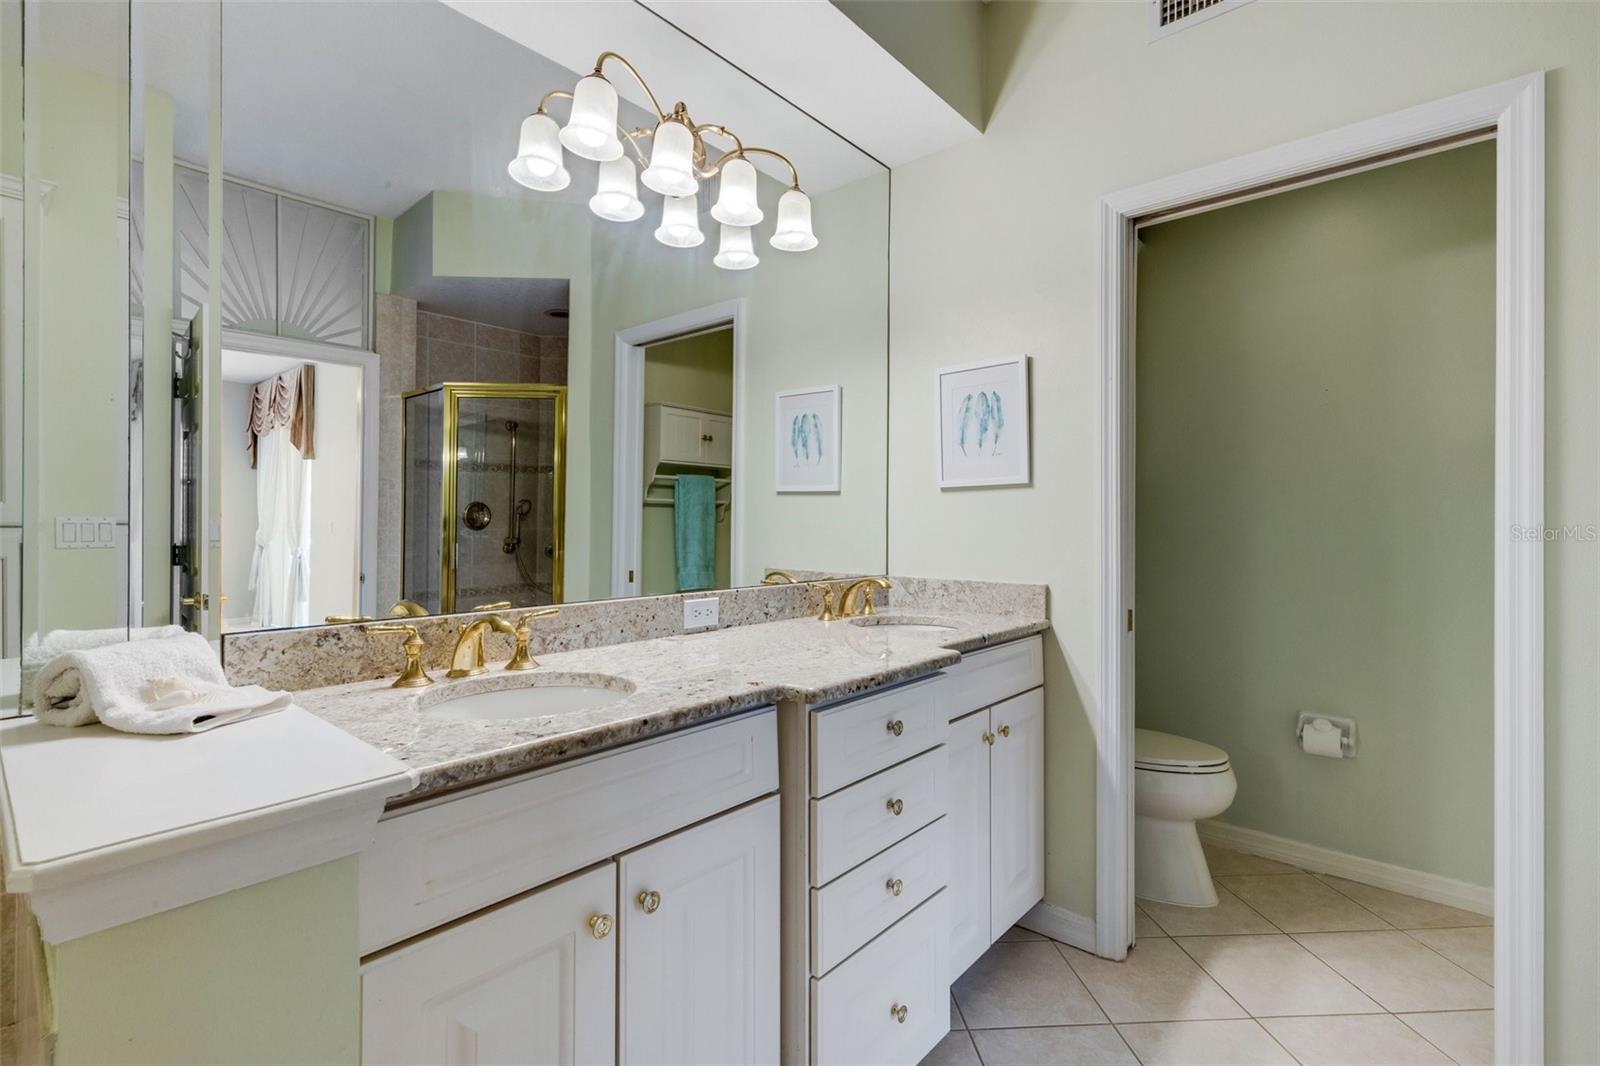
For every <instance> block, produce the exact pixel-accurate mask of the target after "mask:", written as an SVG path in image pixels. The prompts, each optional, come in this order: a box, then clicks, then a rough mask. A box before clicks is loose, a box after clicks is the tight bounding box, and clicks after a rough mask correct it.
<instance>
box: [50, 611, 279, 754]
mask: <svg viewBox="0 0 1600 1066" xmlns="http://www.w3.org/2000/svg"><path fill="white" fill-rule="evenodd" d="M291 700H292V697H291V696H290V695H289V694H288V693H287V692H273V691H271V690H270V689H265V688H262V687H261V686H260V685H245V686H243V687H240V688H235V687H233V686H231V685H229V684H228V679H227V678H226V677H225V676H224V675H223V673H222V665H221V664H220V663H218V662H217V657H216V654H215V653H214V652H213V651H212V650H211V645H210V644H208V643H207V642H206V639H205V638H204V637H202V636H200V635H199V634H196V633H182V634H180V635H178V636H173V637H156V638H152V639H149V640H137V641H128V642H125V643H121V644H109V645H106V646H104V647H98V648H86V649H81V650H77V651H69V652H66V653H65V654H62V655H58V656H56V657H55V658H54V659H51V660H50V661H49V662H48V663H47V664H45V666H44V668H43V669H42V670H40V671H39V674H38V676H37V677H36V678H34V683H33V702H34V714H35V715H36V716H37V717H38V719H39V720H40V721H41V722H45V723H47V724H49V725H59V726H75V725H88V724H90V723H91V722H94V721H95V720H96V719H98V720H99V721H100V722H102V723H104V724H105V725H108V726H110V727H111V728H112V729H120V730H121V731H123V732H124V733H199V732H203V731H205V730H207V729H215V728H216V727H217V726H219V725H227V724H228V723H230V722H238V721H241V720H243V719H245V718H252V717H255V716H257V715H261V714H268V713H270V712H272V711H276V710H280V709H282V708H284V707H287V706H289V704H290V702H291Z"/></svg>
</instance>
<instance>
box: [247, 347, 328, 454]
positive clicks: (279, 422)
mask: <svg viewBox="0 0 1600 1066" xmlns="http://www.w3.org/2000/svg"><path fill="white" fill-rule="evenodd" d="M316 393H317V368H316V367H315V366H313V365H312V364H310V363H303V364H301V365H300V366H299V367H297V368H296V369H294V370H289V371H286V372H285V373H282V374H278V375H276V376H274V377H270V378H268V379H267V380H265V381H258V382H257V383H256V385H255V388H254V389H253V390H252V391H251V393H250V421H249V423H248V424H247V425H246V426H245V443H244V449H245V451H246V452H248V453H249V454H250V466H251V468H252V469H253V468H254V467H255V465H256V439H257V438H258V437H260V436H261V435H263V434H265V433H268V432H270V431H271V430H274V429H278V428H280V427H284V426H287V427H288V429H289V441H290V443H292V444H293V445H294V446H295V448H297V449H298V450H299V452H300V455H301V457H302V458H304V459H315V458H316V457H317V449H316V442H315V440H314V439H313V427H314V426H315V425H316Z"/></svg>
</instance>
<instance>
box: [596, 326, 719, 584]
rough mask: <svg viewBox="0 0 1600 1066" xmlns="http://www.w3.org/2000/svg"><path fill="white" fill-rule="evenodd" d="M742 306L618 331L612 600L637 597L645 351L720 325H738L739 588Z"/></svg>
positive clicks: (641, 514) (616, 351)
mask: <svg viewBox="0 0 1600 1066" xmlns="http://www.w3.org/2000/svg"><path fill="white" fill-rule="evenodd" d="M744 314H745V310H744V300H743V299H734V300H723V301H722V302H720V303H714V304H709V305H707V306H705V307H697V308H695V309H694V310H691V311H681V312H679V313H678V314H675V315H669V316H667V317H666V318H659V319H656V320H655V321H654V322H646V323H643V324H642V325H638V326H630V327H628V328H627V329H623V330H618V331H617V335H616V342H615V347H614V349H613V356H612V357H613V359H614V361H615V362H614V365H615V382H614V385H613V387H612V452H611V595H612V596H613V597H618V596H637V595H639V577H640V575H639V563H640V557H641V554H642V550H643V545H642V538H643V525H644V515H643V508H644V350H645V348H646V347H648V346H649V345H652V344H659V343H660V342H662V341H667V340H672V339H673V338H675V337H682V336H686V335H688V334H691V333H698V332H702V331H704V330H708V329H714V328H717V327H719V326H732V327H733V475H732V478H731V479H730V480H731V483H730V484H729V486H728V495H729V497H730V498H731V500H732V503H733V506H732V511H733V514H732V518H731V520H730V525H731V530H732V532H731V540H730V543H729V550H728V563H729V567H728V568H729V570H730V572H731V573H732V574H733V583H734V584H735V585H737V584H739V574H740V569H739V563H740V561H741V559H742V558H743V554H744V494H743V493H741V492H740V491H739V473H740V470H741V468H742V467H743V465H744V433H745V428H744V427H745V416H746V412H745V408H746V407H748V406H749V404H748V403H747V402H746V401H745V397H744V393H743V388H744V374H745V370H744V352H745V348H744V334H745V331H744V328H743V325H742V320H743V318H744Z"/></svg>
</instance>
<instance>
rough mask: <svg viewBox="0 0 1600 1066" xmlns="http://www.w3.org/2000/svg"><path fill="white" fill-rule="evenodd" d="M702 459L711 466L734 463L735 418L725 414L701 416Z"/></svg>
mask: <svg viewBox="0 0 1600 1066" xmlns="http://www.w3.org/2000/svg"><path fill="white" fill-rule="evenodd" d="M700 461H701V462H703V463H706V464H707V465H709V466H732V465H733V419H731V418H728V417H726V416H725V415H702V416H701V417H700Z"/></svg>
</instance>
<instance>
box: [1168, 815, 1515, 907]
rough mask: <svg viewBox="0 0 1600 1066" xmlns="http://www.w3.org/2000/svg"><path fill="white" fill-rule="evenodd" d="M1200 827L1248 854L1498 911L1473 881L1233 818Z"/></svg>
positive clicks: (1211, 838) (1208, 836) (1207, 836)
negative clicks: (1319, 843)
mask: <svg viewBox="0 0 1600 1066" xmlns="http://www.w3.org/2000/svg"><path fill="white" fill-rule="evenodd" d="M1199 829H1200V838H1201V839H1202V840H1204V841H1206V842H1208V843H1212V844H1220V845H1222V846H1223V847H1225V848H1232V849H1233V850H1234V851H1242V852H1244V853H1245V854H1246V855H1259V856H1261V857H1262V858H1264V859H1276V860H1277V861H1278V862H1286V863H1288V864H1289V865H1290V866H1298V867H1300V868H1301V869H1302V870H1309V871H1310V872H1312V873H1318V874H1332V875H1333V876H1334V877H1342V878H1344V879H1345V880H1346V881H1355V882H1357V883H1359V884H1363V885H1371V886H1373V887H1374V888H1386V889H1388V890H1389V891H1390V892H1400V893H1403V894H1404V895H1407V896H1415V897H1416V898H1417V899H1425V900H1428V901H1429V902H1432V903H1441V904H1443V905H1444V906H1446V907H1458V908H1460V909H1461V910H1464V911H1471V912H1472V913H1474V914H1486V915H1493V914H1494V889H1493V888H1486V887H1484V886H1483V885H1475V884H1473V883H1472V882H1470V881H1458V880H1456V879H1455V878H1453V877H1445V876H1443V875H1441V874H1430V873H1427V872H1425V871H1423V870H1412V869H1409V868H1407V867H1404V866H1396V865H1395V864H1393V863H1388V862H1379V861H1378V860H1377V859H1364V858H1362V857H1361V856H1360V855H1351V854H1349V853H1348V852H1343V851H1335V850H1333V849H1332V848H1324V847H1319V846H1317V845H1316V844H1302V843H1301V842H1300V841H1298V840H1290V839H1289V838H1288V837H1280V836H1274V835H1272V834H1271V833H1263V832H1262V831H1261V830H1259V829H1247V828H1245V827H1244V826H1242V825H1230V824H1228V823H1227V822H1218V821H1209V822H1201V823H1199Z"/></svg>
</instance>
